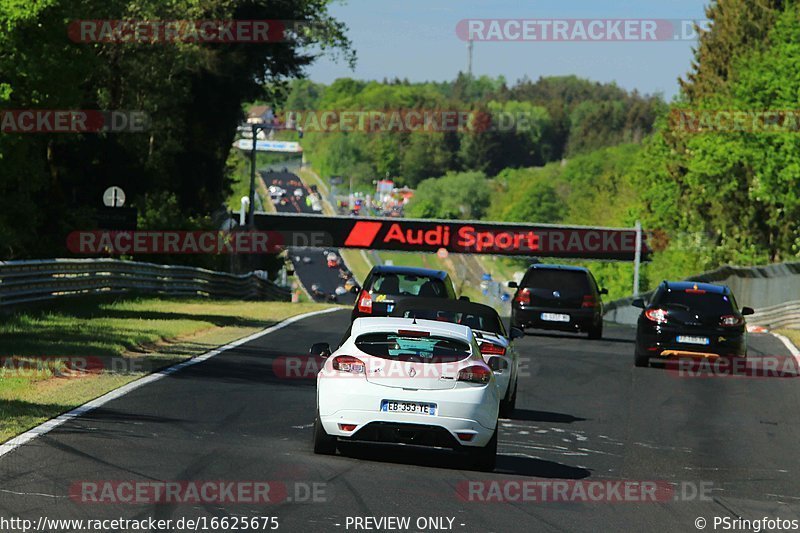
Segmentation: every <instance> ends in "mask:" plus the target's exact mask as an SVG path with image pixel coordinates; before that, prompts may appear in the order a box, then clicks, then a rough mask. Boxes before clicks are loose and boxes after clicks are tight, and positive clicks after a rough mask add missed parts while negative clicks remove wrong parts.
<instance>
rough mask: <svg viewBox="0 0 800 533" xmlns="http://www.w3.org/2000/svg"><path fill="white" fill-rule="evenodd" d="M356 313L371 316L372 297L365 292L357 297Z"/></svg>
mask: <svg viewBox="0 0 800 533" xmlns="http://www.w3.org/2000/svg"><path fill="white" fill-rule="evenodd" d="M358 312H359V313H366V314H370V315H371V314H372V296H370V295H369V293H368V292H367V291H366V290H363V291H361V294H359V295H358Z"/></svg>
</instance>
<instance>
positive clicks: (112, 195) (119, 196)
mask: <svg viewBox="0 0 800 533" xmlns="http://www.w3.org/2000/svg"><path fill="white" fill-rule="evenodd" d="M103 204H104V205H105V206H106V207H122V206H123V205H125V191H123V190H122V189H120V188H119V187H117V186H116V185H114V186H112V187H109V188H108V189H106V192H104V193H103Z"/></svg>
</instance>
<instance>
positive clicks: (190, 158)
mask: <svg viewBox="0 0 800 533" xmlns="http://www.w3.org/2000/svg"><path fill="white" fill-rule="evenodd" d="M327 3H328V2H327V0H295V1H268V0H263V1H256V2H250V3H246V4H245V3H242V2H237V1H234V0H210V1H208V2H203V3H201V4H199V3H197V2H191V1H188V0H177V1H175V2H169V3H163V2H159V1H156V0H145V1H143V2H132V1H130V0H103V1H99V0H87V1H82V2H77V1H75V0H46V1H41V2H36V3H26V2H11V3H9V2H6V3H3V4H1V5H0V24H2V26H3V28H4V30H3V31H2V32H0V108H2V109H6V110H8V109H12V110H13V109H30V108H36V109H121V110H137V111H142V112H145V113H146V114H147V115H148V117H149V118H150V123H149V125H148V126H149V127H148V129H147V131H146V132H144V133H125V134H111V133H94V134H79V135H74V134H72V135H71V134H46V133H41V134H0V173H1V174H2V178H1V179H0V259H20V258H33V257H53V256H62V255H65V247H64V237H65V235H66V234H67V233H68V231H70V230H72V229H74V228H86V227H90V226H91V220H92V216H91V213H92V210H93V209H94V208H95V207H96V206H97V205H99V199H100V195H101V193H102V191H103V190H104V189H105V188H106V187H107V186H109V185H112V184H115V185H120V186H122V187H123V188H124V189H125V190H126V192H127V193H128V197H129V202H128V205H132V206H134V207H136V208H137V209H138V212H139V227H140V228H145V229H146V228H164V227H170V228H179V229H189V228H203V227H214V224H215V222H214V219H213V217H214V214H215V212H218V211H219V210H220V209H221V207H222V206H223V205H224V204H225V203H226V202H227V203H228V205H231V204H230V197H231V194H232V191H233V190H240V189H241V185H242V184H241V183H236V182H235V180H234V179H233V177H234V175H235V174H236V173H237V172H239V173H241V171H242V169H243V168H244V162H243V160H242V159H241V156H237V155H236V154H235V153H234V152H235V151H234V152H232V151H231V143H232V141H233V139H234V137H235V135H236V127H237V125H238V124H239V122H240V121H241V120H242V119H243V117H244V112H243V109H244V108H245V107H246V104H247V103H248V102H261V103H269V104H271V105H272V106H273V108H275V109H276V111H279V112H289V111H293V112H303V111H306V112H307V111H325V110H333V111H338V112H341V111H348V110H350V111H363V110H398V109H404V110H424V109H438V110H461V111H467V112H469V113H471V114H473V116H483V117H491V119H492V120H496V119H497V117H499V116H503V115H506V116H515V117H521V116H524V117H525V119H526V121H525V125H524V127H514V128H505V129H503V128H500V129H498V128H488V129H485V130H481V131H477V132H476V131H436V132H422V133H421V132H397V131H372V132H365V131H350V132H325V131H307V132H304V133H305V134H304V136H303V138H302V143H303V148H304V152H305V155H306V157H307V159H308V160H309V161H310V163H311V164H312V165H313V166H314V168H315V169H316V170H317V171H318V172H319V173H320V174H321V175H323V176H324V177H330V176H334V175H341V176H348V177H352V178H353V181H354V182H355V184H356V186H357V187H360V188H363V189H371V188H372V187H373V185H372V183H373V181H374V180H375V179H379V178H383V177H386V176H389V177H392V178H394V179H395V180H396V181H397V182H398V183H400V184H401V185H408V186H410V187H414V188H416V189H417V195H416V197H415V199H414V202H413V203H412V204H411V205H410V206H409V208H408V214H409V215H411V216H419V217H442V218H484V219H493V220H507V221H529V222H552V223H574V224H601V225H624V226H630V225H632V224H633V223H634V221H635V220H637V219H638V220H641V221H642V222H643V223H644V225H645V228H647V229H649V230H653V231H655V232H656V234H657V236H658V239H657V240H656V241H654V244H655V246H656V249H657V253H656V254H655V256H654V258H653V262H652V264H651V265H650V267H648V269H647V270H646V279H645V283H646V284H650V285H651V284H653V283H657V282H658V281H659V280H660V279H662V278H665V277H669V278H674V277H682V276H685V275H689V274H692V273H695V272H699V271H703V270H706V269H709V268H713V267H715V266H718V265H720V264H724V263H735V264H759V263H767V262H774V261H785V260H791V259H793V258H797V256H798V254H800V231H799V230H800V228H799V227H798V224H800V194H798V190H800V188H799V187H798V185H800V183H799V182H800V137H798V135H797V133H796V131H795V132H790V131H787V130H773V131H770V132H766V131H760V130H758V129H757V128H756V129H753V128H750V129H742V130H733V131H725V130H715V129H702V128H700V129H698V128H694V129H692V128H686V124H685V123H684V122H682V121H680V120H677V121H676V120H674V117H675V116H676V113H678V114H680V113H684V112H686V111H687V110H688V111H704V112H708V113H712V114H713V113H714V112H717V111H719V110H733V111H743V112H752V111H756V112H762V111H769V110H791V109H796V108H797V106H798V94H800V78H799V77H798V76H797V64H798V62H800V25H798V24H797V20H798V17H800V8H799V7H798V5H797V4H796V3H795V2H789V1H787V0H761V1H759V2H752V1H747V0H729V1H726V2H724V4H722V5H721V4H719V3H717V2H712V3H711V5H710V6H709V7H708V8H707V18H708V19H710V21H711V26H710V30H709V31H706V32H701V33H700V40H699V42H698V44H697V47H696V50H695V52H694V60H693V63H692V66H691V68H690V70H689V72H688V73H687V74H686V76H685V79H682V80H680V84H681V92H680V95H679V96H678V97H677V98H676V99H675V100H674V101H673V102H669V103H667V102H665V101H664V100H663V98H662V97H661V96H660V95H642V94H639V93H637V92H635V91H627V90H625V89H623V88H620V87H618V86H616V85H614V84H601V83H597V82H592V81H589V80H585V79H580V78H578V77H574V76H565V77H542V78H539V79H536V80H531V79H522V80H518V81H515V82H511V83H510V82H508V81H507V80H505V79H503V78H489V77H485V76H479V77H470V76H467V75H464V74H460V75H458V76H457V77H456V79H454V80H452V81H444V82H425V83H411V82H409V81H407V80H400V79H392V80H388V79H387V80H383V81H381V82H378V81H361V80H355V79H351V78H346V77H343V78H341V79H338V80H336V81H334V82H332V83H330V84H320V83H315V82H313V81H310V80H307V79H304V68H305V67H306V66H307V65H309V64H310V63H311V62H312V61H313V60H314V58H315V57H316V55H318V54H319V53H331V54H333V55H335V56H338V57H340V58H341V59H342V61H343V63H344V65H345V66H346V64H347V63H348V62H351V63H352V62H353V61H354V59H355V58H354V54H353V52H352V51H351V47H350V43H349V41H348V39H347V37H346V29H345V28H344V27H343V25H342V24H341V23H339V22H337V21H336V20H334V19H332V18H331V17H330V16H329V15H328V12H327V9H326V6H327ZM723 6H724V8H723ZM90 15H91V16H90ZM102 17H105V18H111V19H114V18H117V19H118V18H134V17H135V18H143V19H167V20H168V19H202V18H211V19H224V18H253V19H257V18H281V19H292V20H305V21H309V22H313V23H314V25H313V28H312V29H309V30H308V31H304V32H301V33H299V34H298V35H296V36H295V38H294V40H290V41H288V42H281V43H266V44H247V45H224V46H222V45H218V44H199V43H181V44H180V45H178V46H158V47H153V45H152V44H146V43H145V44H140V43H127V44H107V43H90V44H87V43H75V42H72V41H70V39H69V38H68V35H67V26H68V22H69V21H70V20H75V19H81V18H102ZM309 50H314V52H313V53H312V52H310V51H309ZM344 70H345V69H344V68H343V71H344ZM678 116H679V115H678ZM281 136H283V137H287V138H297V132H295V131H286V132H283V133H282V134H281ZM237 187H238V188H237ZM192 260H195V258H192ZM627 268H629V267H628V266H627V265H603V266H598V267H596V269H597V271H598V272H599V273H600V275H601V277H607V278H608V279H628V276H627V275H625V276H623V275H621V274H623V272H622V271H623V270H625V269H627Z"/></svg>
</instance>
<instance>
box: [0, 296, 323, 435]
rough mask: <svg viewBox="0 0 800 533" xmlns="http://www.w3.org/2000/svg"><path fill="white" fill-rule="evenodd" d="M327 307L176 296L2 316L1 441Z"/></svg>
mask: <svg viewBox="0 0 800 533" xmlns="http://www.w3.org/2000/svg"><path fill="white" fill-rule="evenodd" d="M326 307H330V306H326V305H320V304H314V303H296V304H289V303H283V302H252V301H221V300H197V299H174V298H170V299H157V298H127V299H117V300H108V299H81V300H77V299H68V300H62V301H60V302H55V303H54V304H50V305H49V306H48V308H47V310H34V311H27V312H21V313H18V314H13V315H9V316H6V317H3V319H2V320H1V321H0V357H2V361H3V365H2V367H0V442H3V441H6V440H8V439H9V438H11V437H13V436H14V435H17V434H19V433H21V432H23V431H25V430H27V429H30V428H31V427H34V426H36V425H37V424H40V423H41V422H43V421H45V420H47V419H49V418H52V417H54V416H57V415H58V414H60V413H62V412H64V411H67V410H69V409H72V408H74V407H76V406H78V405H81V404H83V403H85V402H87V401H89V400H91V399H93V398H96V397H98V396H101V395H102V394H105V393H106V392H109V391H111V390H113V389H115V388H117V387H120V386H122V385H124V384H125V383H128V382H130V381H133V380H135V379H138V378H140V377H142V376H144V375H146V374H148V373H151V372H153V371H155V370H158V369H160V368H163V367H165V366H169V365H172V364H175V363H177V362H180V361H183V360H185V359H189V358H191V357H194V356H197V355H200V354H202V353H205V352H207V351H209V350H211V349H213V348H215V347H217V346H220V345H223V344H227V343H229V342H231V341H234V340H236V339H239V338H242V337H245V336H247V335H250V334H253V333H255V332H257V331H260V330H261V329H264V328H265V327H268V326H270V325H273V324H275V323H276V322H279V321H281V320H283V319H285V318H288V317H290V316H294V315H297V314H301V313H304V312H308V311H313V310H319V309H324V308H326ZM43 357H46V358H47V359H43ZM70 358H91V359H90V360H91V361H93V362H95V363H96V362H98V361H101V362H102V363H103V364H102V371H89V372H86V371H74V368H73V369H72V370H69V368H68V367H69V365H68V362H69V361H73V362H74V361H75V359H70ZM81 360H83V359H81ZM43 361H47V363H46V364H42V362H43ZM65 363H66V364H67V367H65V366H64V364H65ZM65 368H67V371H65V370H64V369H65Z"/></svg>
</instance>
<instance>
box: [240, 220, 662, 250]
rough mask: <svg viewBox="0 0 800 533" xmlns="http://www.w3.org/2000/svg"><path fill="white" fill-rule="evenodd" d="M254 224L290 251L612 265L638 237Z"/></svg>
mask: <svg viewBox="0 0 800 533" xmlns="http://www.w3.org/2000/svg"><path fill="white" fill-rule="evenodd" d="M255 222H256V228H258V229H264V230H270V231H277V232H279V233H281V234H282V235H283V242H285V243H286V244H287V245H288V246H301V244H297V243H300V242H318V243H319V244H320V245H322V246H330V247H337V248H365V249H373V250H397V251H404V252H432V253H437V252H438V251H439V249H440V248H444V249H445V250H447V252H448V253H468V254H493V255H510V256H525V257H560V258H565V259H599V260H612V261H613V260H616V261H633V260H634V259H635V251H636V235H637V231H636V229H634V228H608V227H590V226H558V225H550V224H517V223H513V224H512V223H499V222H486V221H482V220H481V221H478V220H476V221H450V220H420V219H408V218H402V219H397V218H358V217H333V216H320V215H311V214H307V215H306V214H302V215H301V214H288V213H287V214H284V213H280V214H267V213H259V214H258V215H257V216H256V220H255ZM306 246H308V245H307V244H306ZM649 255H650V248H649V247H648V245H647V239H646V235H642V238H641V253H640V256H641V260H643V261H646V260H648V259H649Z"/></svg>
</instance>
